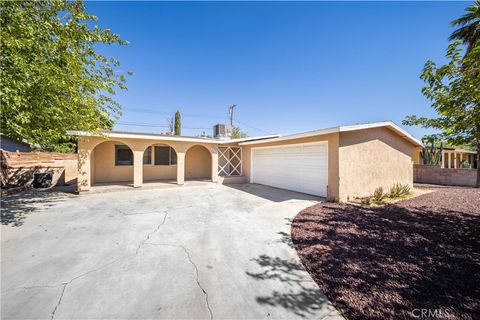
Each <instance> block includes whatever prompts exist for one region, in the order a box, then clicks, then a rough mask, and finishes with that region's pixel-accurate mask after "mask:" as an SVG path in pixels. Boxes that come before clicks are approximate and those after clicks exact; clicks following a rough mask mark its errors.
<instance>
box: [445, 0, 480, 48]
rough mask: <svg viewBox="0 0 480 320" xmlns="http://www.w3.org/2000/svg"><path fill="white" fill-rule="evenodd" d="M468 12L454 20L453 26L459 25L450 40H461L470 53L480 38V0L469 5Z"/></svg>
mask: <svg viewBox="0 0 480 320" xmlns="http://www.w3.org/2000/svg"><path fill="white" fill-rule="evenodd" d="M466 11H467V12H466V13H465V14H464V15H463V16H461V17H460V18H458V19H455V20H453V21H452V26H458V27H459V28H458V29H457V30H455V31H454V32H453V33H452V34H451V36H450V40H460V41H462V43H463V44H464V45H466V46H467V50H466V53H469V52H470V51H471V50H472V49H473V48H474V47H475V45H476V44H477V43H478V41H479V40H480V0H477V1H475V2H474V3H473V4H472V5H471V6H469V7H467V9H466Z"/></svg>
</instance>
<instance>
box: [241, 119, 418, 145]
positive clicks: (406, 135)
mask: <svg viewBox="0 0 480 320" xmlns="http://www.w3.org/2000/svg"><path fill="white" fill-rule="evenodd" d="M379 127H387V128H389V129H390V130H392V131H394V132H395V133H396V134H398V135H399V136H400V137H402V138H404V139H406V140H408V141H409V142H411V143H412V144H413V145H415V146H417V147H423V143H422V142H421V141H420V140H418V139H417V138H415V137H414V136H412V135H411V134H409V133H408V132H406V131H405V130H403V129H402V128H400V127H399V126H398V125H396V124H395V123H393V122H392V121H383V122H374V123H365V124H357V125H351V126H339V127H333V128H327V129H320V130H314V131H307V132H303V133H297V134H292V135H287V136H283V137H282V136H280V137H277V138H271V139H264V140H262V141H246V142H243V143H240V145H252V144H262V143H270V142H277V141H286V140H293V139H300V138H308V137H314V136H321V135H326V134H330V133H336V132H348V131H356V130H363V129H372V128H379Z"/></svg>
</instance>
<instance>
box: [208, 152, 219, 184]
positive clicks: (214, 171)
mask: <svg viewBox="0 0 480 320" xmlns="http://www.w3.org/2000/svg"><path fill="white" fill-rule="evenodd" d="M210 153H211V155H212V182H218V149H216V148H211V149H210Z"/></svg>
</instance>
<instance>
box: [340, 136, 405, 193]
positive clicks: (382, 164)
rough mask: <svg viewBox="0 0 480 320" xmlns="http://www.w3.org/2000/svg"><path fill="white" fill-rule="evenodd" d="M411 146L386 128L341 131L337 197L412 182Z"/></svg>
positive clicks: (386, 188)
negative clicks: (338, 191)
mask: <svg viewBox="0 0 480 320" xmlns="http://www.w3.org/2000/svg"><path fill="white" fill-rule="evenodd" d="M413 152H414V146H413V145H412V144H411V143H409V142H408V141H407V140H405V139H403V138H402V137H400V136H398V135H397V134H396V133H394V132H393V131H391V130H389V129H387V128H383V127H381V128H374V129H364V130H357V131H351V132H341V133H340V148H339V180H340V194H339V198H340V201H346V200H347V199H348V198H352V197H361V196H367V195H369V194H371V193H373V191H374V190H375V189H376V188H378V187H383V188H384V190H388V189H389V188H390V187H391V186H392V185H394V184H395V183H401V184H407V185H409V186H412V185H413V159H412V156H413Z"/></svg>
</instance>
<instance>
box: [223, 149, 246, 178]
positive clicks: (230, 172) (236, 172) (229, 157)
mask: <svg viewBox="0 0 480 320" xmlns="http://www.w3.org/2000/svg"><path fill="white" fill-rule="evenodd" d="M218 175H219V176H222V177H230V176H241V175H242V148H240V147H219V148H218Z"/></svg>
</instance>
